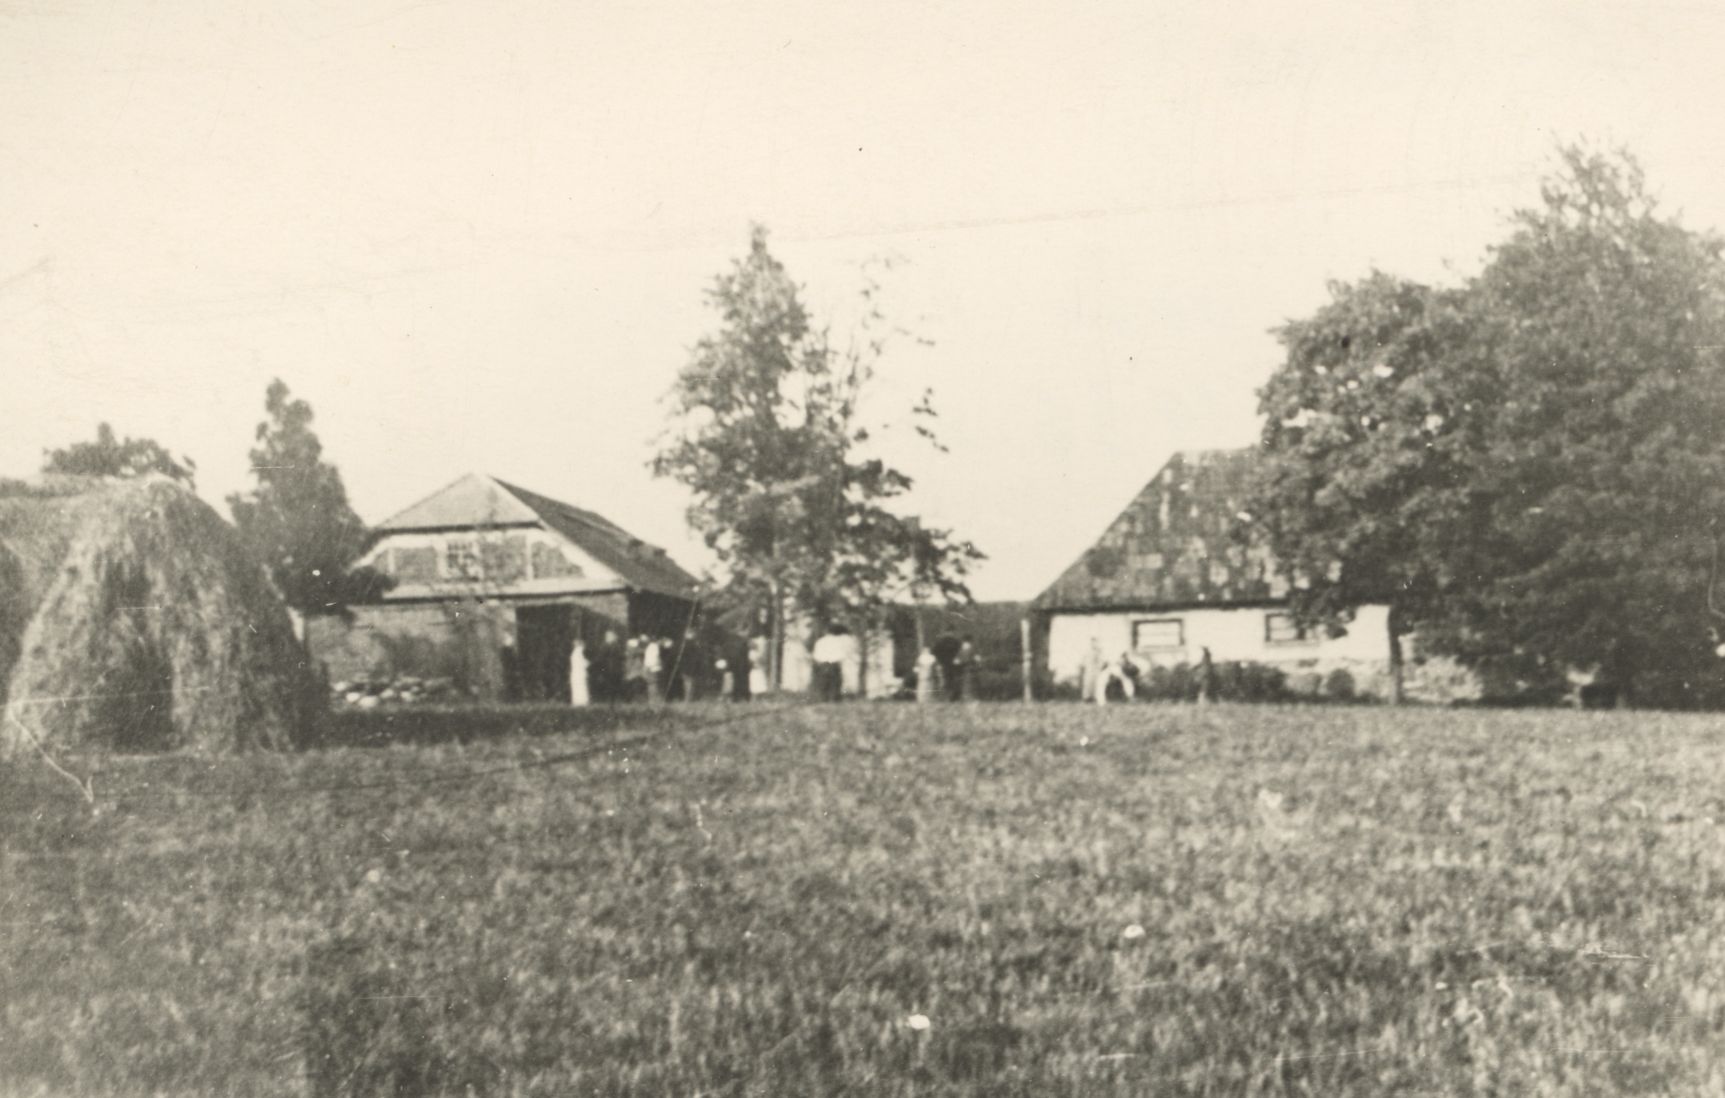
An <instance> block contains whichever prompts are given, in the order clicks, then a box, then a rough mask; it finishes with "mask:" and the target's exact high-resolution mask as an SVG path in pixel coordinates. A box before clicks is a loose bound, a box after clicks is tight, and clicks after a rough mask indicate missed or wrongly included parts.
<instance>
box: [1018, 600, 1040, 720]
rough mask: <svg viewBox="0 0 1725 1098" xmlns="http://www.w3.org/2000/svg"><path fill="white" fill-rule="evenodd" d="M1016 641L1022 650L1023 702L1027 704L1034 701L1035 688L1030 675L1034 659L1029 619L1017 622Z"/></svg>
mask: <svg viewBox="0 0 1725 1098" xmlns="http://www.w3.org/2000/svg"><path fill="white" fill-rule="evenodd" d="M1018 639H1019V646H1020V647H1021V648H1023V650H1024V651H1023V654H1022V655H1021V656H1020V660H1021V661H1022V666H1023V674H1024V700H1025V702H1026V703H1029V702H1033V701H1035V700H1036V687H1035V684H1034V679H1033V675H1032V670H1033V667H1034V665H1035V663H1036V657H1035V655H1034V653H1032V652H1031V650H1030V619H1029V618H1027V617H1026V618H1020V619H1019V621H1018Z"/></svg>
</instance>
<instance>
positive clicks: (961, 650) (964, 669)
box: [916, 634, 981, 702]
mask: <svg viewBox="0 0 1725 1098" xmlns="http://www.w3.org/2000/svg"><path fill="white" fill-rule="evenodd" d="M980 662H981V661H980V659H979V658H978V656H977V654H976V643H975V642H974V641H973V640H971V638H970V636H969V635H968V634H967V635H965V636H963V637H952V636H945V637H941V638H940V639H939V640H937V641H935V642H934V643H933V644H932V645H924V646H923V649H922V651H921V652H918V653H917V656H916V700H917V701H919V702H931V701H937V700H945V701H965V702H969V701H975V700H976V671H977V667H978V664H979V663H980Z"/></svg>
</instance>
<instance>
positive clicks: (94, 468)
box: [42, 423, 197, 485]
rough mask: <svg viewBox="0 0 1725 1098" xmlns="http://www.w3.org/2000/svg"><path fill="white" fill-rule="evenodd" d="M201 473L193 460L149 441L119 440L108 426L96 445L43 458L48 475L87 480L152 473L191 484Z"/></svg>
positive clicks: (87, 444)
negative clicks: (174, 453) (59, 474)
mask: <svg viewBox="0 0 1725 1098" xmlns="http://www.w3.org/2000/svg"><path fill="white" fill-rule="evenodd" d="M196 470H197V464H196V463H195V462H193V461H192V459H191V458H187V457H182V458H178V459H176V458H175V457H174V456H173V455H172V454H170V453H169V452H168V451H167V448H166V447H164V446H162V444H161V443H159V442H155V441H153V440H151V439H147V438H125V439H122V438H119V437H118V436H116V435H115V434H114V429H113V428H112V427H110V426H109V425H108V424H106V423H102V424H98V425H97V427H96V440H95V441H94V442H74V443H72V444H71V445H70V446H66V447H63V448H61V449H58V450H49V451H47V452H46V453H45V454H44V455H43V459H42V471H43V472H44V473H70V474H73V475H76V476H86V477H140V476H145V475H148V474H151V473H155V474H159V475H161V476H165V477H170V478H172V479H174V480H178V481H182V482H184V483H186V484H187V485H190V484H191V483H192V480H193V476H194V474H195V472H196Z"/></svg>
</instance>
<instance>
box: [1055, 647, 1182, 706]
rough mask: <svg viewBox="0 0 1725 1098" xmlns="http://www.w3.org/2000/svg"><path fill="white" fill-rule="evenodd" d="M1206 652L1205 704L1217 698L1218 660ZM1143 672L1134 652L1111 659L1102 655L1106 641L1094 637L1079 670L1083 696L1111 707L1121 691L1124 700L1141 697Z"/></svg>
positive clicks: (1124, 653)
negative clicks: (1114, 698)
mask: <svg viewBox="0 0 1725 1098" xmlns="http://www.w3.org/2000/svg"><path fill="white" fill-rule="evenodd" d="M1202 651H1203V656H1202V658H1201V659H1200V660H1199V661H1198V701H1199V702H1201V703H1202V702H1209V701H1213V700H1214V699H1215V696H1216V665H1215V661H1213V660H1212V659H1211V658H1210V650H1209V649H1208V648H1205V649H1203V650H1202ZM1143 673H1144V670H1143V668H1141V667H1139V665H1138V659H1137V658H1136V657H1134V656H1133V654H1132V653H1131V652H1122V653H1120V655H1118V656H1116V657H1115V658H1114V659H1108V658H1107V657H1106V656H1104V655H1103V654H1102V642H1101V641H1100V640H1098V639H1097V638H1095V637H1091V638H1090V652H1089V655H1088V656H1086V657H1085V660H1084V665H1083V666H1082V667H1081V668H1079V676H1078V694H1079V697H1080V698H1081V699H1082V700H1084V701H1094V702H1095V703H1096V704H1097V705H1107V704H1108V700H1109V698H1110V697H1111V696H1112V695H1113V694H1114V692H1115V690H1116V689H1118V691H1119V694H1120V697H1121V699H1122V700H1124V701H1131V700H1132V699H1134V698H1136V697H1137V696H1138V679H1139V677H1140V676H1142V675H1143Z"/></svg>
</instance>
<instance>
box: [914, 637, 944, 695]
mask: <svg viewBox="0 0 1725 1098" xmlns="http://www.w3.org/2000/svg"><path fill="white" fill-rule="evenodd" d="M939 696H940V661H939V660H938V659H936V658H935V655H934V650H933V649H932V648H929V647H928V646H927V645H923V649H922V651H921V652H919V653H917V657H916V700H917V701H918V702H920V703H922V704H923V705H927V704H928V703H929V702H931V701H933V700H934V699H935V698H937V697H939Z"/></svg>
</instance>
